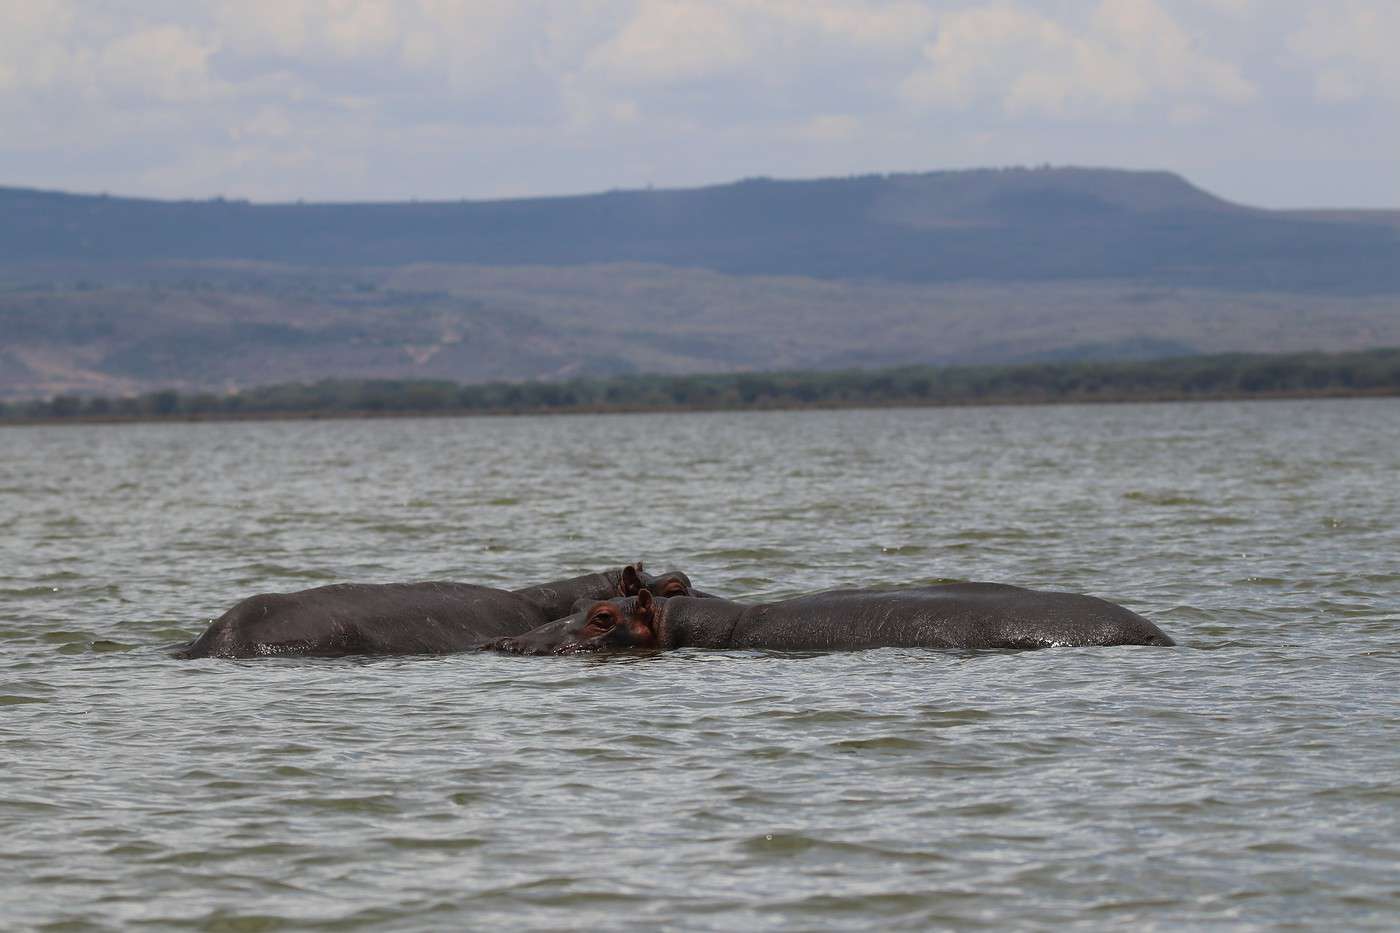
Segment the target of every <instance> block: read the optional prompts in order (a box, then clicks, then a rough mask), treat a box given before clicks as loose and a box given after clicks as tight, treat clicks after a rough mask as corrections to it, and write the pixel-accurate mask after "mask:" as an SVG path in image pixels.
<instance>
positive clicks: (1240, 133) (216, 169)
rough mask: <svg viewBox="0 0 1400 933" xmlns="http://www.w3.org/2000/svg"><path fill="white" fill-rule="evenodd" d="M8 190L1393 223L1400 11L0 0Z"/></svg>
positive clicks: (1107, 4) (958, 0) (1235, 0)
mask: <svg viewBox="0 0 1400 933" xmlns="http://www.w3.org/2000/svg"><path fill="white" fill-rule="evenodd" d="M0 23H3V24H4V25H3V29H0V184H8V185H26V186H36V187H44V188H61V189H68V190H79V191H109V192H112V193H123V194H139V195H152V196H160V197H210V196H214V195H225V196H228V197H247V198H252V199H254V200H264V201H265V200H291V199H297V198H305V199H317V200H358V199H373V200H384V199H406V198H421V199H429V198H432V199H436V198H462V197H466V198H485V197H502V196H516V195H529V194H559V193H573V192H584V191H595V190H603V189H609V188H630V187H642V186H645V185H648V184H651V185H656V186H668V187H669V186H689V185H697V184H706V183H712V182H720V181H728V180H733V179H736V178H741V177H747V176H753V175H769V176H774V177H783V178H793V177H818V176H828V175H847V174H861V173H866V172H883V171H923V170H930V169H941V168H957V167H965V166H998V165H1017V164H1041V163H1051V164H1056V165H1064V164H1074V165H1112V166H1123V167H1135V168H1166V169H1171V170H1174V171H1178V172H1181V173H1182V174H1184V175H1186V176H1187V177H1188V178H1190V179H1191V180H1192V181H1194V182H1196V183H1197V184H1200V185H1202V186H1203V187H1206V188H1208V189H1210V190H1212V191H1214V192H1216V193H1218V194H1221V195H1223V196H1225V197H1229V198H1231V199H1233V200H1238V201H1243V202H1246V203H1251V204H1258V205H1262V206H1271V207H1305V206H1351V207H1391V208H1397V207H1400V55H1397V54H1396V53H1395V51H1394V50H1395V49H1396V48H1397V47H1400V0H1330V2H1321V0H1316V2H1307V0H1044V2H1029V0H1006V2H992V3H973V2H968V0H924V2H915V0H888V2H882V0H572V2H563V0H204V2H199V0H0Z"/></svg>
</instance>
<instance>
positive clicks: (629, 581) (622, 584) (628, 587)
mask: <svg viewBox="0 0 1400 933" xmlns="http://www.w3.org/2000/svg"><path fill="white" fill-rule="evenodd" d="M644 589H647V590H651V592H652V595H654V596H698V597H701V598H705V599H710V598H712V597H711V596H710V595H709V594H708V593H702V592H700V591H699V590H697V589H695V587H693V586H691V584H690V577H688V576H686V575H685V574H684V573H682V572H681V571H679V570H668V571H666V572H665V573H661V574H652V573H647V572H646V571H645V570H644V569H643V568H642V562H641V561H637V562H636V563H635V564H628V565H627V566H625V567H623V568H622V570H621V572H620V573H619V574H618V583H617V595H618V596H636V595H637V594H638V593H640V592H641V591H642V590H644ZM597 601H598V600H597V597H593V596H585V597H583V598H582V599H576V600H574V603H573V605H572V606H571V607H569V611H570V613H576V612H582V611H584V610H585V609H587V608H588V607H589V606H591V605H593V604H594V603H595V602H597Z"/></svg>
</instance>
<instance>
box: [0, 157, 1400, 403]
mask: <svg viewBox="0 0 1400 933" xmlns="http://www.w3.org/2000/svg"><path fill="white" fill-rule="evenodd" d="M1394 345H1400V214H1395V213H1387V212H1356V211H1307V212H1278V211H1262V210H1256V209H1252V208H1248V207H1243V206H1240V205H1236V204H1232V203H1229V202H1227V201H1224V200H1222V199H1220V198H1217V197H1215V196H1213V195H1211V194H1209V193H1207V192H1204V191H1201V190H1200V189H1198V188H1196V187H1194V186H1192V185H1190V184H1189V183H1188V182H1186V181H1185V180H1183V179H1181V178H1179V177H1178V176H1175V175H1171V174H1169V173H1162V172H1122V171H1113V170H1100V169H1024V170H977V171H966V172H934V173H927V174H917V175H890V176H866V177H860V178H847V179H831V180H823V181H799V182H786V181H772V180H767V179H754V180H749V181H744V182H739V183H735V184H732V185H722V186H716V187H711V188H701V189H693V190H678V191H620V192H610V193H606V194H599V195H589V196H580V197H565V198H537V199H525V200H513V201H494V202H441V203H421V204H418V203H406V204H319V205H301V204H273V205H259V204H249V203H245V202H233V201H223V200H215V201H200V202H193V201H187V202H171V201H152V200H141V199H130V198H115V197H103V196H88V195H72V194H58V193H50V192H38V191H30V190H22V189H13V188H0V398H24V397H37V396H48V395H53V394H58V393H70V392H79V393H89V394H106V395H115V394H121V393H139V392H144V391H149V390H151V389H155V388H165V387H170V388H177V389H181V390H215V391H227V390H231V389H235V388H239V387H247V386H252V385H260V384H270V383H278V382H287V381H294V380H295V381H314V380H319V379H328V378H341V377H354V378H381V379H404V378H412V379H423V378H429V379H447V380H453V381H457V382H463V383H474V382H484V381H489V380H498V379H504V380H526V379H556V380H557V379H567V378H573V377H578V376H588V375H610V374H618V373H628V372H656V373H672V374H684V373H697V372H742V371H759V370H765V371H771V370H774V369H841V368H849V367H857V366H859V367H868V366H887V365H909V364H921V363H923V364H942V365H950V364H969V363H1006V362H1025V361H1049V360H1084V359H1125V358H1145V357H1161V356H1168V355H1181V354H1189V353H1201V352H1224V351H1239V352H1298V351H1304V350H1329V351H1346V350H1364V349H1368V348H1374V347H1379V346H1394Z"/></svg>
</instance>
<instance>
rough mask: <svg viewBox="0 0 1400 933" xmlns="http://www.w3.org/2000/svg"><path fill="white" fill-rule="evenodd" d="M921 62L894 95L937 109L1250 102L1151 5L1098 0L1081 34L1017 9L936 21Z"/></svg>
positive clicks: (1230, 76) (1244, 86)
mask: <svg viewBox="0 0 1400 933" xmlns="http://www.w3.org/2000/svg"><path fill="white" fill-rule="evenodd" d="M923 58H924V61H923V62H922V64H921V65H920V66H919V68H918V69H917V70H915V71H914V72H913V73H911V74H910V75H909V76H908V77H907V78H906V79H905V80H904V82H903V84H902V86H901V90H902V92H903V94H904V96H905V97H906V99H908V100H910V101H911V102H913V103H915V104H919V105H924V106H930V107H938V108H952V109H965V108H969V107H974V106H981V105H983V104H985V103H986V102H988V101H991V102H995V103H999V104H1000V106H1001V108H1002V110H1003V111H1004V112H1006V113H1007V114H1011V115H1024V114H1038V115H1041V116H1049V117H1084V116H1092V115H1099V114H1105V113H1108V114H1121V113H1123V112H1124V111H1128V110H1131V109H1132V108H1134V107H1136V106H1139V105H1142V104H1144V103H1146V102H1148V101H1151V100H1153V99H1155V98H1163V97H1164V98H1174V99H1183V98H1185V99H1195V100H1200V101H1215V102H1225V103H1231V104H1239V103H1244V102H1247V101H1249V100H1250V99H1252V98H1253V96H1254V94H1255V88H1254V86H1253V85H1252V84H1251V83H1250V82H1249V81H1248V80H1246V79H1245V78H1244V76H1243V75H1242V74H1241V73H1240V72H1239V70H1238V68H1237V67H1235V66H1234V65H1232V64H1230V63H1228V62H1223V61H1219V60H1216V59H1213V58H1211V57H1209V56H1207V55H1205V54H1204V53H1202V52H1201V51H1200V50H1199V49H1198V48H1197V47H1196V43H1195V42H1194V41H1193V40H1192V38H1191V36H1190V35H1189V34H1188V33H1187V32H1186V31H1185V30H1183V29H1182V28H1181V27H1180V26H1179V25H1178V24H1177V23H1176V21H1175V20H1173V19H1172V18H1171V17H1170V16H1169V15H1168V14H1167V13H1166V12H1165V11H1164V10H1163V9H1162V8H1161V7H1160V6H1159V5H1158V4H1156V3H1155V2H1153V0H1102V2H1101V3H1099V4H1098V6H1097V7H1096V8H1095V9H1094V11H1093V12H1092V14H1091V15H1090V16H1089V18H1088V20H1087V22H1085V23H1084V24H1083V25H1082V26H1080V27H1079V28H1075V27H1074V25H1073V24H1068V23H1066V22H1062V21H1060V20H1056V19H1051V18H1050V17H1047V16H1045V15H1043V14H1040V13H1037V12H1033V11H1031V10H1027V9H1025V8H1023V7H1021V6H1019V5H1009V4H1004V5H998V6H989V7H977V8H969V9H964V10H958V11H955V12H951V13H948V14H946V15H944V16H943V17H942V18H940V20H939V23H938V29H937V35H936V37H935V39H934V40H933V41H932V42H930V43H928V44H927V45H926V46H925V47H924V50H923Z"/></svg>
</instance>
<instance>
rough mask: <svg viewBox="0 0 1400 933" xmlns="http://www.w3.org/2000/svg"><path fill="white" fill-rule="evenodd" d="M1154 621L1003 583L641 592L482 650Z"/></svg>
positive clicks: (1130, 632)
mask: <svg viewBox="0 0 1400 933" xmlns="http://www.w3.org/2000/svg"><path fill="white" fill-rule="evenodd" d="M1173 644H1175V642H1173V641H1172V640H1171V638H1169V637H1168V636H1167V635H1166V633H1164V632H1163V631H1162V630H1161V629H1159V628H1158V627H1157V626H1156V625H1154V624H1152V623H1151V622H1149V621H1148V620H1147V619H1144V618H1143V617H1142V616H1140V615H1138V614H1137V613H1135V612H1132V611H1131V610H1128V609H1125V608H1123V607H1122V606H1118V605H1115V604H1114V603H1110V602H1108V601H1106V600H1102V599H1098V598H1097V597H1094V596H1080V595H1078V594H1076V593H1058V592H1046V591H1041V590H1028V589H1024V588H1022V587H1019V586H1007V585H1004V584H1000V583H951V584H945V585H941V586H920V587H909V588H905V589H888V590H872V589H845V590H830V591H828V592H824V593H816V594H814V595H811V596H801V597H798V598H796V599H785V600H781V601H778V602H771V603H758V604H742V603H736V602H732V601H730V600H727V599H713V598H711V599H703V600H701V599H694V598H691V597H688V596H669V597H668V596H653V594H652V593H651V591H650V590H647V589H645V588H644V589H642V590H641V591H639V592H638V594H637V595H636V596H633V597H628V598H614V599H609V600H600V601H598V602H594V603H592V604H591V605H590V606H588V607H587V608H586V609H583V610H581V611H577V612H575V613H574V614H572V615H570V616H568V617H566V618H563V619H558V620H556V621H554V622H550V623H548V624H546V625H542V626H540V627H539V628H536V629H533V630H531V631H528V632H526V633H524V634H523V635H516V636H511V637H506V638H500V639H497V640H495V641H493V642H490V643H488V644H485V645H483V646H482V649H483V650H495V651H503V652H508V653H512V654H578V653H583V652H616V651H636V650H643V651H645V650H662V651H665V650H670V649H673V648H750V649H754V648H758V649H773V650H780V651H855V650H860V649H864V648H968V649H981V648H1050V647H1059V646H1082V645H1173Z"/></svg>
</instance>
